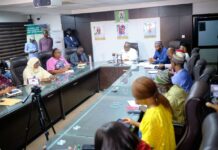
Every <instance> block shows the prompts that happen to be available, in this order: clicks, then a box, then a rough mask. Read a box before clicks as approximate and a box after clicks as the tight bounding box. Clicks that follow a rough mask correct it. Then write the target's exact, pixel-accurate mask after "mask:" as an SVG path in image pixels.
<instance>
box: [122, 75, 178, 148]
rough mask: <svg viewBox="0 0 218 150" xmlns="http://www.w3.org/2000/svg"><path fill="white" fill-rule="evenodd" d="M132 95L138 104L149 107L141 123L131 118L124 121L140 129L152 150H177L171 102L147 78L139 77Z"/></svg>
mask: <svg viewBox="0 0 218 150" xmlns="http://www.w3.org/2000/svg"><path fill="white" fill-rule="evenodd" d="M132 94H133V96H134V98H135V101H136V104H139V105H147V110H146V112H145V113H144V116H143V118H142V121H141V122H140V123H139V122H136V121H134V120H132V119H130V118H124V119H123V121H124V122H125V123H129V124H131V125H134V126H136V127H139V130H140V132H141V134H142V140H143V141H145V142H146V143H148V144H149V145H150V146H151V148H152V149H156V150H174V149H176V143H175V135H174V128H173V121H172V113H173V110H172V108H171V106H170V103H169V101H168V100H167V99H166V98H165V97H164V96H163V95H162V94H160V93H159V92H158V89H157V86H156V84H155V82H154V81H153V80H152V79H150V78H147V77H139V78H138V79H136V80H135V81H134V82H133V84H132Z"/></svg>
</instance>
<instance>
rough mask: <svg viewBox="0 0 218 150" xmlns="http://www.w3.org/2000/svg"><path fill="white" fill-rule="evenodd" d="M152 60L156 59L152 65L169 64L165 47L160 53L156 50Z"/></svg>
mask: <svg viewBox="0 0 218 150" xmlns="http://www.w3.org/2000/svg"><path fill="white" fill-rule="evenodd" d="M153 58H154V59H156V61H155V62H154V64H169V63H170V60H169V58H168V56H167V49H166V48H165V47H163V48H162V49H161V50H160V51H157V50H156V51H155V53H154V57H153Z"/></svg>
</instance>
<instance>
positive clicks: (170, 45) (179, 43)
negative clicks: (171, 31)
mask: <svg viewBox="0 0 218 150" xmlns="http://www.w3.org/2000/svg"><path fill="white" fill-rule="evenodd" d="M180 45H181V41H170V42H169V47H173V48H175V49H179V47H180Z"/></svg>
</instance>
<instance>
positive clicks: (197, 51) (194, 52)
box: [191, 47, 200, 54]
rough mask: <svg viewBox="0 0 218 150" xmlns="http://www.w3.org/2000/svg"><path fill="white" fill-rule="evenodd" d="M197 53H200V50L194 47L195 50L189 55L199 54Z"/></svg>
mask: <svg viewBox="0 0 218 150" xmlns="http://www.w3.org/2000/svg"><path fill="white" fill-rule="evenodd" d="M199 51H200V48H198V47H195V48H193V49H192V51H191V54H196V53H198V54H199Z"/></svg>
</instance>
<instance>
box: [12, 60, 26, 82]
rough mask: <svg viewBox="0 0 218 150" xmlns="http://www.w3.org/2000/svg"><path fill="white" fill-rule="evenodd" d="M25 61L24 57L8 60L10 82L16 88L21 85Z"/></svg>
mask: <svg viewBox="0 0 218 150" xmlns="http://www.w3.org/2000/svg"><path fill="white" fill-rule="evenodd" d="M27 61H28V60H27V58H26V57H25V56H20V57H15V58H11V59H10V70H11V75H12V80H13V82H14V84H15V85H16V86H19V85H23V71H24V69H25V67H26V66H27Z"/></svg>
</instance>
